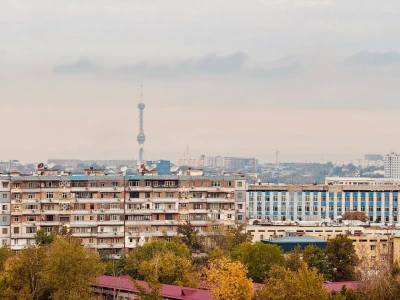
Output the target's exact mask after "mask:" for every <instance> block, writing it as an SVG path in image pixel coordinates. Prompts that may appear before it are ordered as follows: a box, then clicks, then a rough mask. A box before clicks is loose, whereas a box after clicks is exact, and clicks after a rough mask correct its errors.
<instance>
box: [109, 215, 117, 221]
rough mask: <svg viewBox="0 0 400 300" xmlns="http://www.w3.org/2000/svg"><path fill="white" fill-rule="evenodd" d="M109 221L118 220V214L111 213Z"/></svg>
mask: <svg viewBox="0 0 400 300" xmlns="http://www.w3.org/2000/svg"><path fill="white" fill-rule="evenodd" d="M110 219H111V221H119V215H111V218H110Z"/></svg>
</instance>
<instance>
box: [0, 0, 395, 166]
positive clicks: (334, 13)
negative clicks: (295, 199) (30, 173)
mask: <svg viewBox="0 0 400 300" xmlns="http://www.w3.org/2000/svg"><path fill="white" fill-rule="evenodd" d="M399 51H400V1H398V0H385V1H378V0H374V1H372V0H331V1H330V0H202V1H188V0H113V1H110V0H84V1H82V0H79V1H73V0H70V1H61V0H36V1H28V0H25V1H8V0H0V101H1V106H0V112H1V121H2V131H1V132H2V134H1V141H0V160H8V159H20V160H21V161H41V160H46V159H48V158H79V159H92V158H94V159H137V158H138V145H137V142H136V136H137V134H138V109H137V103H138V102H139V100H140V66H141V64H143V81H144V88H143V100H144V103H145V104H146V108H145V110H144V120H145V123H144V130H145V135H146V138H147V140H146V144H145V154H146V157H147V158H148V159H159V158H164V159H171V160H173V161H176V160H177V159H178V158H180V157H182V156H183V152H184V150H185V149H186V146H187V145H189V149H190V156H191V157H193V158H197V157H198V156H200V155H201V154H205V155H208V156H215V155H222V156H248V157H257V158H259V159H260V160H261V161H262V162H265V161H273V160H274V159H275V149H277V148H278V149H279V150H280V151H281V154H280V157H281V160H282V161H306V160H318V159H321V158H324V159H327V160H328V159H330V160H342V159H349V160H350V159H356V158H360V157H363V155H364V154H367V153H380V154H385V153H388V152H389V151H396V150H397V151H400V138H399V136H400V134H399V128H400V126H399V123H400V118H399V116H398V115H399V114H398V112H399V111H400V101H399V99H398V98H399V89H400V85H399V80H400V52H399Z"/></svg>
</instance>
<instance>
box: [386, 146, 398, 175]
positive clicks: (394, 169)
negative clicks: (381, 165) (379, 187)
mask: <svg viewBox="0 0 400 300" xmlns="http://www.w3.org/2000/svg"><path fill="white" fill-rule="evenodd" d="M385 178H400V155H398V154H396V153H394V152H392V153H390V154H388V155H386V156H385Z"/></svg>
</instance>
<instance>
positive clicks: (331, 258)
mask: <svg viewBox="0 0 400 300" xmlns="http://www.w3.org/2000/svg"><path fill="white" fill-rule="evenodd" d="M324 252H325V254H326V262H327V268H328V271H327V277H328V278H327V279H329V280H331V281H348V280H354V279H355V274H356V266H357V264H358V262H359V259H358V256H357V254H356V251H355V249H354V245H353V241H352V240H351V239H349V238H348V237H347V236H345V235H342V234H339V235H337V236H336V237H335V238H332V239H330V240H329V241H328V243H327V245H326V248H325V250H324Z"/></svg>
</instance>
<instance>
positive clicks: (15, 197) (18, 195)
mask: <svg viewBox="0 0 400 300" xmlns="http://www.w3.org/2000/svg"><path fill="white" fill-rule="evenodd" d="M13 198H14V199H21V194H13Z"/></svg>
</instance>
